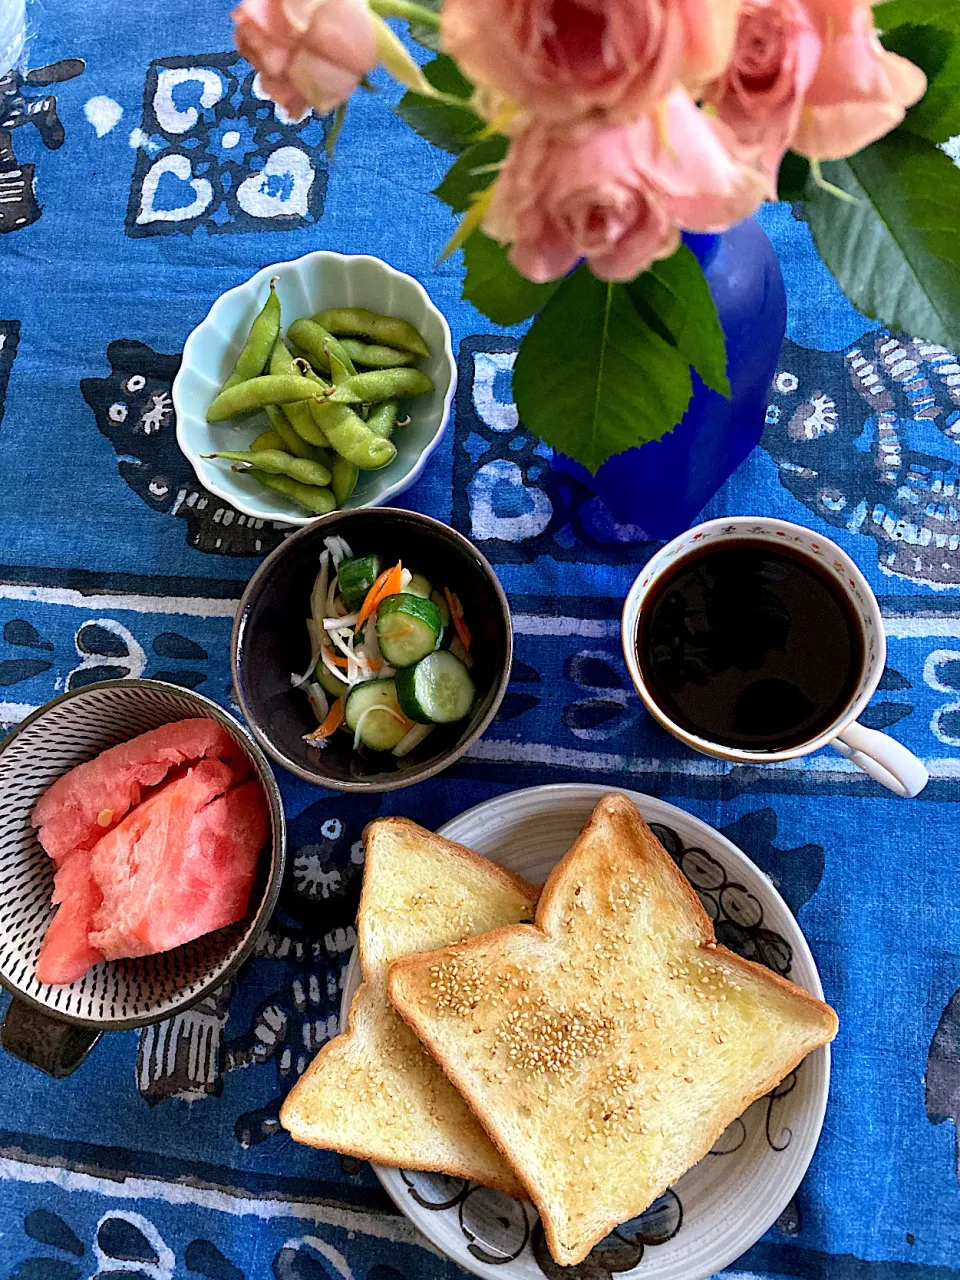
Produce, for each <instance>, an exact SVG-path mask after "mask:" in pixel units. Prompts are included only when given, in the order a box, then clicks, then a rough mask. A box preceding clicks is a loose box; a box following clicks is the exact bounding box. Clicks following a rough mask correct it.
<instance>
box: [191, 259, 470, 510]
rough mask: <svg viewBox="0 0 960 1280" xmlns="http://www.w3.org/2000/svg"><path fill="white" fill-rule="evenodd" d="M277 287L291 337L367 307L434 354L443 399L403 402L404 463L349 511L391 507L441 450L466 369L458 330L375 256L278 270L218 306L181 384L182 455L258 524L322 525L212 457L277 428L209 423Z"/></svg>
mask: <svg viewBox="0 0 960 1280" xmlns="http://www.w3.org/2000/svg"><path fill="white" fill-rule="evenodd" d="M272 279H276V288H277V294H278V296H279V298H280V305H281V311H282V321H281V325H282V332H283V333H286V332H287V329H288V328H289V326H290V325H291V324H292V323H293V322H294V320H299V319H303V318H305V317H309V316H312V315H313V314H314V313H315V312H317V311H320V310H322V309H325V308H332V307H364V308H366V309H367V310H369V311H374V312H377V313H379V314H381V315H388V316H396V317H398V318H399V319H402V320H406V321H407V322H408V323H409V324H412V325H413V327H414V328H415V329H416V330H417V331H418V332H419V333H420V334H422V336H423V338H424V339H425V341H426V343H427V346H428V347H429V348H430V355H429V356H425V357H423V358H421V359H418V360H417V362H416V367H417V368H419V369H421V370H422V371H423V372H424V373H426V374H427V375H428V377H429V378H430V379H431V380H432V382H433V384H434V389H433V391H431V392H428V393H427V394H425V395H420V396H417V397H416V398H415V399H412V400H405V401H402V402H401V413H404V414H407V415H409V417H410V423H409V425H408V426H403V427H399V426H398V427H397V428H396V429H395V430H394V433H393V436H392V439H393V443H394V444H395V445H396V448H397V456H396V457H395V458H394V460H393V461H392V462H391V463H390V464H389V465H388V466H386V467H383V468H382V469H380V470H378V471H361V472H360V476H359V479H358V482H357V487H356V489H355V490H354V491H353V494H352V495H351V496H350V498H348V499H347V501H346V502H345V503H344V509H346V510H350V509H355V508H357V507H373V506H380V505H381V504H383V503H385V502H389V501H391V500H392V499H394V498H396V497H397V496H398V495H399V494H401V493H403V492H404V491H405V490H406V489H408V488H409V487H410V486H411V485H412V484H413V483H414V482H415V481H416V480H417V479H418V478H419V476H420V475H421V473H422V472H423V469H424V467H425V466H426V464H427V459H428V458H429V457H430V454H431V453H432V452H433V451H434V449H435V448H436V447H437V445H438V444H439V443H440V438H441V436H442V435H443V431H444V428H445V427H446V425H447V419H448V418H449V416H450V406H451V404H452V402H453V394H454V391H455V390H456V382H457V366H456V361H455V359H454V355H453V346H452V343H451V339H450V328H449V326H448V324H447V322H446V320H445V319H444V317H443V315H442V314H441V313H440V311H438V310H437V308H436V307H435V306H434V305H433V303H432V302H431V300H430V298H429V296H428V295H427V292H426V290H425V289H424V288H423V286H422V285H421V284H419V283H418V282H417V281H416V280H414V279H413V277H412V276H408V275H405V274H404V273H403V272H402V271H397V270H395V269H394V268H393V267H391V266H389V265H388V264H387V263H386V262H383V261H381V259H379V258H374V257H370V256H368V255H365V254H355V255H348V254H341V253H330V252H328V251H326V250H317V251H315V252H313V253H308V254H305V255H304V256H303V257H302V258H296V259H294V260H293V261H291V262H278V263H273V264H272V265H270V266H267V267H263V268H262V270H260V271H258V272H257V274H256V275H255V276H252V277H251V278H250V279H249V280H248V281H246V283H245V284H242V285H238V286H237V287H236V288H234V289H230V290H228V291H227V292H226V293H224V294H222V295H221V296H220V297H219V298H218V299H217V300H216V302H215V303H214V304H213V306H212V307H211V308H210V311H209V313H208V314H207V316H206V318H205V319H204V320H203V321H202V322H201V323H200V324H199V325H198V326H197V327H196V329H194V331H193V332H192V333H191V334H190V336H189V337H188V338H187V341H186V344H185V345H184V349H183V361H182V363H181V366H180V370H179V372H178V374H177V376H176V379H175V380H174V383H173V404H174V409H175V411H176V416H177V443H178V444H179V446H180V449H181V451H182V452H183V454H184V456H185V457H186V458H188V459H189V461H190V463H191V465H192V466H193V469H194V471H195V472H196V474H197V479H198V480H199V481H200V483H201V484H202V485H203V487H204V488H205V489H208V490H209V491H210V492H211V493H213V494H216V496H217V497H218V498H222V499H223V500H224V501H225V502H229V503H230V504H231V506H233V507H235V508H236V509H237V510H238V511H240V512H242V513H243V514H244V515H246V516H248V517H249V518H250V519H254V520H266V521H271V522H278V523H283V524H290V525H306V524H311V523H312V522H313V521H314V520H315V519H317V516H315V515H311V514H309V513H308V512H307V511H305V510H304V508H303V507H301V506H300V505H299V504H298V503H296V502H294V501H292V500H291V499H289V498H287V497H284V496H283V495H281V494H279V493H275V492H273V491H272V490H269V489H266V488H264V487H263V485H261V484H259V483H258V482H257V481H256V480H255V479H254V478H253V477H252V476H250V475H246V474H244V473H243V472H242V471H235V470H233V469H232V467H231V466H230V464H229V463H228V462H225V461H223V460H221V459H216V458H208V457H204V455H205V454H212V453H217V452H222V451H224V450H238V449H246V448H248V447H249V445H250V444H251V442H252V441H253V440H255V439H256V437H257V436H259V435H260V434H261V433H262V432H264V431H266V430H268V428H269V426H270V424H269V422H268V421H267V418H266V415H265V414H264V412H263V410H262V409H258V410H255V411H253V412H251V413H248V414H245V415H243V417H239V418H235V419H232V420H230V421H227V422H219V423H214V424H210V423H208V422H207V417H206V415H207V410H208V408H209V407H210V405H211V403H212V402H213V400H214V399H215V397H216V395H217V393H218V392H219V390H220V388H221V386H222V385H223V383H224V381H225V380H226V378H227V377H228V376H229V375H230V373H231V372H232V371H233V368H234V365H235V364H236V360H237V356H238V355H239V354H240V351H241V349H242V348H243V346H244V343H245V342H246V340H247V336H248V334H249V332H250V326H251V324H252V322H253V320H254V318H255V317H256V316H257V314H258V312H259V311H260V309H261V307H262V306H263V304H264V302H265V301H266V298H267V295H268V293H269V288H270V281H271V280H272Z"/></svg>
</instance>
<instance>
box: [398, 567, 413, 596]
mask: <svg viewBox="0 0 960 1280" xmlns="http://www.w3.org/2000/svg"><path fill="white" fill-rule="evenodd" d="M412 581H413V574H412V573H411V572H410V570H409V569H401V570H400V590H401V591H406V589H407V587H409V585H410V583H411V582H412Z"/></svg>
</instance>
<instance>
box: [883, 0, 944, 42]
mask: <svg viewBox="0 0 960 1280" xmlns="http://www.w3.org/2000/svg"><path fill="white" fill-rule="evenodd" d="M873 20H874V22H875V23H876V26H877V30H878V31H892V30H893V28H894V27H901V26H904V25H905V24H907V23H909V24H910V25H911V26H913V25H916V24H920V25H925V24H927V23H930V24H932V25H933V26H937V27H942V28H943V29H944V31H950V32H952V33H953V34H954V35H960V5H958V4H957V0H888V2H887V3H886V4H878V5H877V6H876V8H875V9H874V11H873Z"/></svg>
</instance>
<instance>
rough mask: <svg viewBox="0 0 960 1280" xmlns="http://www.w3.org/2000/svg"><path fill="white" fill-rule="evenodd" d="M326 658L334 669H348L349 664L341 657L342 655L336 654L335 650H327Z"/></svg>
mask: <svg viewBox="0 0 960 1280" xmlns="http://www.w3.org/2000/svg"><path fill="white" fill-rule="evenodd" d="M327 657H328V658H329V659H330V661H331V662H332V663H333V665H334V666H335V667H343V669H344V670H346V669H347V667H349V665H350V663H349V662H348V661H347V659H346V658H345V657H344V656H343V654H341V653H337V652H336V650H335V649H328V650H327Z"/></svg>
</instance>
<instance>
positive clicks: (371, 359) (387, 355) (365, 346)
mask: <svg viewBox="0 0 960 1280" xmlns="http://www.w3.org/2000/svg"><path fill="white" fill-rule="evenodd" d="M340 345H341V347H343V349H344V351H346V353H347V355H348V356H349V357H350V359H351V360H352V361H353V363H354V364H362V365H365V366H366V368H368V369H400V368H403V367H404V366H405V365H408V364H413V362H414V360H416V358H417V357H416V355H415V354H414V353H413V352H412V351H398V350H397V348H396V347H383V346H378V345H377V344H376V343H370V342H358V341H357V340H356V338H341V339H340Z"/></svg>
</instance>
